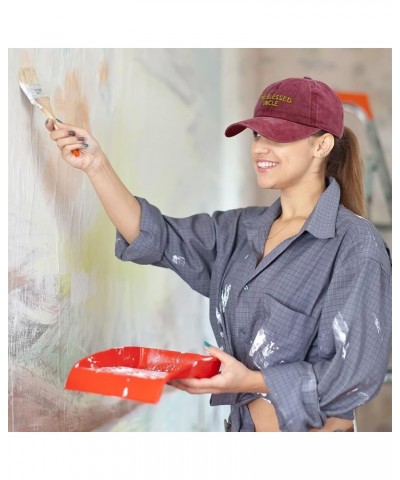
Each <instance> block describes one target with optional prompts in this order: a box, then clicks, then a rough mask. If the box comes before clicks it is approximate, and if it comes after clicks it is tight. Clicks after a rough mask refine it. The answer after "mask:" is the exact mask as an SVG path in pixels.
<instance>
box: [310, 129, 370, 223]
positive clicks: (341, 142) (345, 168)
mask: <svg viewBox="0 0 400 480" xmlns="http://www.w3.org/2000/svg"><path fill="white" fill-rule="evenodd" d="M320 133H321V134H322V133H325V132H318V134H320ZM318 134H317V135H318ZM326 176H327V177H329V176H330V177H333V178H335V180H336V181H337V182H338V183H339V185H340V190H341V195H340V201H341V203H342V204H343V205H344V206H345V207H346V208H348V209H349V210H351V211H352V212H354V213H356V214H357V215H361V216H365V215H366V208H365V197H364V164H363V160H362V157H361V150H360V145H359V143H358V140H357V137H356V136H355V134H354V133H353V132H352V130H350V128H348V127H344V133H343V136H342V138H337V137H335V146H334V147H333V149H332V150H331V152H330V153H329V156H328V161H327V165H326Z"/></svg>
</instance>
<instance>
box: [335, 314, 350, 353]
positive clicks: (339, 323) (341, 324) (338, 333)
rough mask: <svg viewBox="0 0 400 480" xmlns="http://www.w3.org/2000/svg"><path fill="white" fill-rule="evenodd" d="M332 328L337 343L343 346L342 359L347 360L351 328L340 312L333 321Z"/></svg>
mask: <svg viewBox="0 0 400 480" xmlns="http://www.w3.org/2000/svg"><path fill="white" fill-rule="evenodd" d="M332 328H333V334H334V336H335V339H336V341H337V342H339V343H341V344H342V358H343V359H345V358H346V353H347V349H348V347H349V343H346V341H347V335H348V333H349V327H348V325H347V323H346V322H345V320H344V318H343V315H342V314H341V313H340V312H338V313H337V315H336V317H335V318H334V319H333V324H332Z"/></svg>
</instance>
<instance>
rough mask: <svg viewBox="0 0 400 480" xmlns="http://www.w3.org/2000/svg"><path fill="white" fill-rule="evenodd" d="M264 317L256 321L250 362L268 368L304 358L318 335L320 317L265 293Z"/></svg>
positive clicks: (263, 301) (262, 308) (255, 365)
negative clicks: (290, 306)
mask: <svg viewBox="0 0 400 480" xmlns="http://www.w3.org/2000/svg"><path fill="white" fill-rule="evenodd" d="M259 312H260V314H261V315H260V317H261V318H260V320H259V321H258V322H257V323H256V324H255V325H254V328H253V331H252V335H251V345H250V350H249V353H248V355H247V359H246V363H247V365H248V366H249V367H250V368H251V367H257V368H258V369H264V368H267V367H268V366H272V365H278V364H284V363H290V362H296V361H301V360H304V358H305V356H306V354H307V351H308V349H309V347H310V345H311V343H312V341H313V339H314V337H315V335H316V332H317V327H318V321H317V319H315V318H313V317H311V316H309V315H305V314H304V313H301V312H297V311H296V310H292V309H291V308H289V307H287V306H286V305H283V304H282V303H280V302H278V301H277V300H275V299H274V298H273V297H271V296H269V295H265V296H264V297H263V299H262V300H261V305H260V310H259Z"/></svg>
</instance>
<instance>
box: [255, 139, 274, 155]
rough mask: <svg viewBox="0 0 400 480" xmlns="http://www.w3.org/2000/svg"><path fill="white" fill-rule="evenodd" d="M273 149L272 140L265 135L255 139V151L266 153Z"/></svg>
mask: <svg viewBox="0 0 400 480" xmlns="http://www.w3.org/2000/svg"><path fill="white" fill-rule="evenodd" d="M270 150H271V140H268V138H265V137H261V136H258V137H255V138H254V140H253V152H254V153H256V154H257V153H266V152H269V151H270Z"/></svg>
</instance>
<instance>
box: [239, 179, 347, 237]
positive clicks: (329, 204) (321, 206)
mask: <svg viewBox="0 0 400 480" xmlns="http://www.w3.org/2000/svg"><path fill="white" fill-rule="evenodd" d="M327 184H328V185H327V188H326V189H325V190H324V192H323V193H322V195H321V196H320V198H319V199H318V202H317V204H316V206H315V208H314V210H313V212H312V213H311V215H310V216H309V217H308V219H307V221H306V222H305V224H304V225H303V228H302V229H301V232H303V231H305V230H307V232H309V233H311V235H313V236H314V237H316V238H333V237H334V236H335V231H336V218H337V214H338V210H339V203H340V187H339V184H338V183H337V181H336V180H335V179H334V178H333V177H328V179H327ZM281 211H282V209H281V201H280V199H279V198H278V199H277V200H276V201H275V202H274V203H273V204H272V205H271V206H270V207H269V208H267V210H266V211H263V212H262V213H261V214H260V215H258V216H256V217H252V218H249V219H248V220H246V227H247V229H248V235H249V234H250V235H251V236H252V237H253V236H254V230H257V231H258V234H259V235H261V236H262V235H263V234H266V232H268V231H269V229H270V228H271V225H272V223H273V222H274V221H275V220H276V219H277V218H278V216H279V215H280V214H281ZM252 230H253V234H251V233H250V232H251V231H252ZM301 232H300V233H301ZM259 241H261V239H259ZM263 241H265V238H264V239H263Z"/></svg>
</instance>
